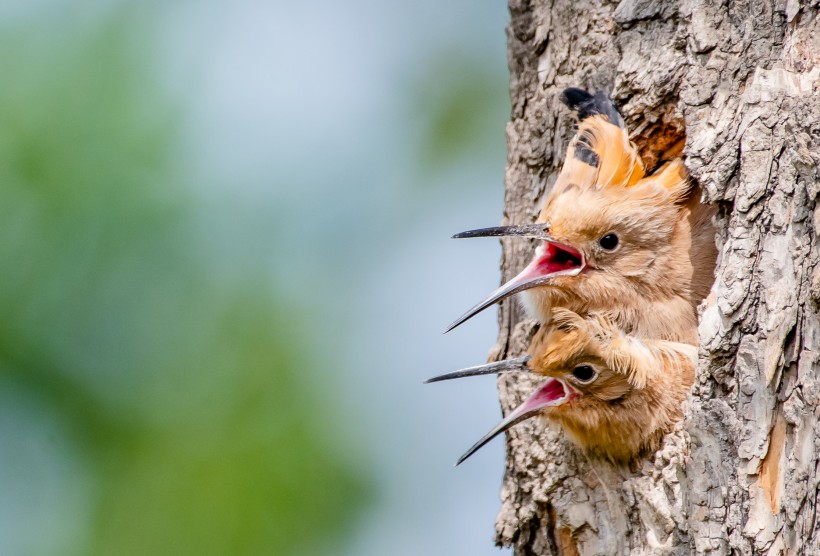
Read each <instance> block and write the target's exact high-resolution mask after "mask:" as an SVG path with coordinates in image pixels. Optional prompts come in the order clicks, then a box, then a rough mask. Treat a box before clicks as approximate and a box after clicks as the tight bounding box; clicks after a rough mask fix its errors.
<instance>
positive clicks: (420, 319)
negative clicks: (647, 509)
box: [0, 0, 508, 556]
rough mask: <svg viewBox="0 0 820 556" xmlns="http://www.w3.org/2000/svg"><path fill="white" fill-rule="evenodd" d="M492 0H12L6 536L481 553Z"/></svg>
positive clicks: (173, 545) (495, 98)
mask: <svg viewBox="0 0 820 556" xmlns="http://www.w3.org/2000/svg"><path fill="white" fill-rule="evenodd" d="M301 4H304V5H301ZM505 24H506V13H505V6H503V5H502V4H501V3H498V2H494V3H490V2H487V3H481V4H480V5H475V4H474V3H471V2H467V1H453V2H446V3H439V2H435V1H432V0H424V1H420V2H412V3H404V2H389V3H385V2H378V1H376V0H372V1H351V2H333V1H332V0H321V1H315V2H309V3H298V2H261V1H257V2H254V1H247V0H246V1H239V2H227V1H223V2H216V1H214V2H209V1H202V2H194V1H173V2H138V1H134V2H124V1H117V0H86V1H74V2H68V1H59V0H37V1H25V0H14V1H9V0H6V1H4V2H2V6H0V70H2V72H1V73H0V75H2V76H3V80H2V81H3V84H2V87H0V265H1V266H0V400H2V401H0V442H2V450H1V451H0V489H1V490H0V492H2V497H0V554H3V555H61V556H62V555H74V554H76V555H85V554H101V555H103V554H104V555H112V554H115V555H132V554H133V555H147V554H151V555H163V554H169V555H171V554H173V555H181V554H196V555H209V554H214V555H217V554H219V555H222V554H241V555H244V554H276V555H278V554H298V555H303V554H305V555H309V554H356V555H359V554H363V555H368V554H372V555H376V554H408V555H416V554H496V553H498V551H497V549H494V548H493V547H492V542H491V537H492V523H493V518H494V515H495V511H496V506H497V491H498V487H499V483H500V478H501V473H502V470H503V463H502V452H503V446H502V443H501V442H496V443H495V445H494V446H493V447H491V448H490V449H489V450H487V452H486V453H484V454H479V455H478V456H476V458H475V459H474V460H471V461H470V462H468V464H465V465H464V466H462V467H460V468H459V469H458V470H455V471H454V470H453V469H452V468H451V463H452V461H453V460H454V459H455V458H456V457H457V456H458V454H459V453H460V452H461V451H462V450H463V448H465V447H466V446H469V444H470V443H471V441H472V440H474V439H475V438H476V437H477V436H478V435H480V434H482V433H483V432H484V430H485V429H486V428H487V427H488V426H489V425H490V424H491V423H492V422H493V421H494V420H495V419H497V418H498V415H499V410H498V407H497V402H496V401H495V394H494V385H493V382H492V380H489V381H481V380H477V381H473V382H471V383H470V384H468V385H458V386H450V385H444V386H441V387H439V388H435V387H432V386H428V387H423V386H422V385H421V384H420V382H421V380H422V379H423V378H425V377H426V376H429V375H431V374H434V373H437V372H443V371H446V370H450V369H451V368H454V367H457V366H463V365H468V364H475V363H480V362H483V361H484V359H485V357H486V352H487V350H488V349H489V347H490V346H491V345H492V342H493V340H494V336H495V317H494V315H493V314H491V313H492V312H487V314H486V315H482V316H481V317H480V318H478V319H476V322H474V323H470V324H469V325H466V326H465V327H463V328H464V330H457V331H456V332H454V333H453V334H451V335H448V336H447V337H442V335H441V330H442V329H443V327H444V325H445V324H447V322H449V321H450V320H452V318H454V317H456V316H457V315H458V314H460V312H461V311H462V310H463V309H466V308H467V307H468V306H469V305H470V304H471V303H472V302H474V301H476V300H477V299H478V298H479V297H481V296H482V295H483V294H485V293H486V292H488V291H489V290H490V289H492V288H493V287H495V285H497V282H498V270H497V267H498V262H497V261H498V255H499V253H498V248H497V245H495V244H494V242H478V243H473V244H470V243H469V242H468V243H466V244H465V243H462V244H456V242H448V240H447V237H448V236H449V235H450V234H452V233H454V232H457V231H460V230H461V229H462V228H464V229H466V228H469V227H475V226H481V225H492V224H494V223H496V222H497V221H498V220H499V219H500V215H501V203H502V176H503V167H504V160H505V147H504V122H505V120H506V118H507V114H508V100H507V93H506V87H507V85H506V83H507V78H506V66H505V51H504V26H505Z"/></svg>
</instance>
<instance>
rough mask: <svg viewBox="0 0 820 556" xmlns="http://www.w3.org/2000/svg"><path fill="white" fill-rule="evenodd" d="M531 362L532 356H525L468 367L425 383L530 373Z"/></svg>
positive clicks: (429, 379)
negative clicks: (501, 374)
mask: <svg viewBox="0 0 820 556" xmlns="http://www.w3.org/2000/svg"><path fill="white" fill-rule="evenodd" d="M529 360H530V356H529V355H525V356H524V357H516V358H515V359H505V360H503V361H496V362H495V363H487V364H486V365H476V366H475V367H467V368H465V369H459V370H457V371H453V372H452V373H446V374H443V375H438V376H434V377H433V378H428V379H427V380H425V381H424V384H430V383H431V382H441V381H442V380H452V379H454V378H464V377H466V376H479V375H492V374H498V373H506V372H511V371H517V372H520V371H527V372H529V370H530V368H529V367H527V362H528V361H529Z"/></svg>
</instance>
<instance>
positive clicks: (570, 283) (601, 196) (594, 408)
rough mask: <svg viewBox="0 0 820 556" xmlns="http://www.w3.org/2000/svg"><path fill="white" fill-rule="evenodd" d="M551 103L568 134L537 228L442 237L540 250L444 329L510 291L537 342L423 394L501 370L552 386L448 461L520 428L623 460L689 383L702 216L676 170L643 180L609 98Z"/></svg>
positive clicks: (667, 417) (678, 163)
mask: <svg viewBox="0 0 820 556" xmlns="http://www.w3.org/2000/svg"><path fill="white" fill-rule="evenodd" d="M563 100H564V101H565V102H566V104H567V105H568V106H570V107H571V108H574V109H575V110H576V111H577V112H578V114H579V116H580V119H581V123H580V125H579V129H578V132H577V133H576V134H575V137H574V138H573V140H572V142H571V144H570V146H569V148H568V149H567V155H566V158H565V160H564V165H563V167H562V170H561V173H560V175H559V177H558V179H557V180H556V183H555V185H554V186H553V188H552V190H551V191H550V193H549V195H548V197H547V199H546V201H545V204H544V207H543V209H542V210H541V212H540V214H539V216H538V219H537V220H536V223H535V224H532V225H518V226H502V227H497V228H484V229H480V230H473V231H470V232H464V233H462V234H458V235H457V236H455V237H482V236H523V237H530V238H536V239H539V240H541V241H540V242H539V244H538V247H537V249H536V252H535V255H534V257H533V259H532V261H531V262H530V264H529V265H528V266H527V267H526V268H525V269H523V270H522V271H521V272H520V273H519V274H518V275H517V276H515V277H514V278H513V279H511V280H510V281H508V282H507V283H506V284H504V285H503V286H502V287H501V288H499V289H498V290H496V291H495V292H493V293H492V294H491V295H490V296H489V297H488V298H487V299H485V300H484V301H482V302H481V303H479V304H478V305H476V307H474V308H473V309H471V310H470V311H468V312H467V313H466V314H465V315H463V316H462V317H461V318H460V319H458V320H457V321H456V322H454V323H453V324H452V325H451V326H450V329H452V328H453V327H455V326H457V325H459V324H461V323H462V322H464V321H465V320H467V319H468V318H470V317H471V316H472V315H474V314H476V313H477V312H479V311H481V310H483V309H484V308H486V307H488V306H489V305H491V304H492V303H494V302H497V301H499V300H501V299H504V298H505V297H507V296H509V295H513V294H515V293H518V292H522V291H523V292H524V296H523V303H524V305H525V307H526V308H527V310H528V312H529V313H530V314H531V315H532V316H533V317H534V318H536V320H538V321H539V322H540V323H541V328H540V329H539V330H538V332H537V333H536V335H535V337H534V339H533V342H532V345H531V348H530V359H529V361H528V363H526V367H522V365H523V364H524V362H525V361H524V360H523V359H511V360H508V361H505V362H501V363H500V364H495V365H487V366H483V367H476V368H470V369H466V370H462V371H459V372H457V373H450V374H448V375H442V376H441V377H436V378H435V379H433V380H444V379H449V378H457V377H461V376H471V375H476V374H486V373H488V372H505V371H510V370H518V371H520V370H529V371H532V372H535V373H538V374H541V375H544V376H547V377H551V380H547V381H546V382H545V384H544V385H542V386H541V387H540V388H539V389H537V390H536V391H535V392H533V394H532V395H531V396H530V397H529V398H528V399H527V400H525V401H524V403H522V404H521V405H520V406H518V407H517V408H515V409H514V410H512V411H511V412H509V413H508V414H507V415H506V416H505V419H504V420H503V421H502V422H501V423H500V424H499V425H498V426H497V427H495V428H494V429H493V430H492V431H490V433H488V434H487V435H485V436H484V437H483V438H482V439H481V440H479V442H477V443H476V444H475V445H474V446H473V447H472V448H471V449H470V450H469V451H468V452H467V453H466V454H465V455H464V456H463V457H462V459H461V460H459V461H463V460H464V459H465V458H466V457H468V456H469V455H470V454H472V453H474V452H475V450H477V449H479V448H480V447H481V446H483V445H484V444H485V443H486V442H488V441H489V440H490V439H491V438H493V437H494V436H495V435H497V434H500V433H501V432H502V431H504V430H506V429H507V428H509V427H510V426H513V425H514V424H515V423H517V422H520V421H521V420H522V419H525V418H527V417H530V416H533V415H543V416H546V417H547V418H548V419H550V420H551V421H554V422H558V423H559V424H560V425H561V426H562V427H563V429H564V430H565V431H566V432H567V433H568V435H569V436H570V437H571V438H573V439H574V440H575V441H576V442H577V443H578V444H580V445H582V446H583V447H584V448H586V449H587V450H588V451H589V452H590V453H592V454H597V455H600V456H602V457H605V458H607V459H610V460H612V461H616V462H624V461H627V460H630V459H632V458H634V457H636V456H638V455H640V454H643V453H646V452H648V451H650V450H654V449H656V448H657V447H658V446H659V444H660V440H661V439H662V438H663V435H664V434H666V432H668V431H669V430H670V429H671V428H672V426H673V425H674V423H675V422H676V421H678V420H679V419H680V418H681V415H682V408H681V404H682V403H683V401H684V399H685V398H686V395H687V393H688V390H689V388H690V387H691V385H692V382H693V380H694V365H695V359H696V355H697V350H696V348H695V347H694V346H696V345H697V306H698V305H699V304H700V302H701V301H702V300H703V299H704V298H705V297H706V295H707V294H708V292H709V289H710V288H711V285H712V282H713V273H714V267H715V263H716V259H717V249H716V247H715V233H714V229H713V226H712V216H713V213H714V211H713V209H712V208H711V207H710V206H708V205H704V204H701V203H700V190H699V188H698V187H697V186H696V185H694V184H693V183H692V181H691V180H690V179H689V175H688V173H687V171H686V167H685V166H684V164H683V161H682V160H680V159H676V160H672V161H669V162H667V163H666V164H664V165H662V166H661V167H660V168H659V169H657V170H656V171H654V172H652V173H649V174H647V172H646V171H645V168H644V166H643V163H642V161H641V158H640V156H639V154H638V151H637V149H636V147H635V146H634V145H633V144H632V143H631V142H630V141H629V135H628V133H627V131H626V129H625V128H624V124H623V120H622V118H621V116H620V114H619V113H618V111H617V110H616V109H615V107H614V105H613V104H612V102H611V101H610V100H609V98H608V97H606V96H605V95H603V94H601V93H598V94H596V95H590V94H589V93H586V92H585V91H581V90H578V89H568V90H567V91H565V92H564V95H563ZM579 365H580V366H582V367H584V366H585V367H591V368H594V370H595V373H594V375H595V378H594V380H591V381H589V382H584V381H582V380H580V379H579V378H578V376H576V375H575V374H574V373H577V372H580V371H579ZM586 371H589V369H584V372H586Z"/></svg>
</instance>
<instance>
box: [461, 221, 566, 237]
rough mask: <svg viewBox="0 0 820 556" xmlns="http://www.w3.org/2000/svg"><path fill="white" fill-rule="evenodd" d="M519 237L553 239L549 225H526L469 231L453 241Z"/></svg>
mask: <svg viewBox="0 0 820 556" xmlns="http://www.w3.org/2000/svg"><path fill="white" fill-rule="evenodd" d="M503 236H519V237H531V238H535V239H547V240H549V239H552V237H551V236H550V225H549V224H546V223H544V224H524V225H521V226H495V227H493V228H479V229H478V230H468V231H466V232H461V233H460V234H456V235H454V236H453V239H464V238H470V237H503Z"/></svg>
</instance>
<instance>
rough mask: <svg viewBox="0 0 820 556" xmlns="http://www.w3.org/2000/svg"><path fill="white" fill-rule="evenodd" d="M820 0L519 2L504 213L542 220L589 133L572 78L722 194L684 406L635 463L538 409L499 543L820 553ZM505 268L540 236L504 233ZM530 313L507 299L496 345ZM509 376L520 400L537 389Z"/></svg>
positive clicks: (509, 487)
mask: <svg viewBox="0 0 820 556" xmlns="http://www.w3.org/2000/svg"><path fill="white" fill-rule="evenodd" d="M817 8H818V3H817V2H816V0H815V2H813V3H812V4H811V5H808V3H807V2H802V1H800V0H782V1H780V2H774V3H771V2H765V1H756V0H750V1H743V0H737V1H736V0H727V1H726V2H724V3H723V4H722V5H720V6H715V5H712V4H709V3H706V2H700V1H698V0H688V1H687V0H680V1H678V0H622V1H621V2H620V3H617V2H615V3H607V2H605V1H596V0H551V1H547V0H530V1H528V0H510V13H511V21H510V25H509V29H508V35H509V63H510V80H511V84H510V92H511V98H512V116H511V117H512V121H511V122H510V123H509V124H508V126H507V138H508V145H509V159H508V166H507V173H506V213H505V219H504V220H505V223H526V222H532V221H533V220H534V218H535V215H536V213H537V211H538V209H539V208H540V207H541V204H542V201H543V199H544V196H545V194H546V192H548V191H549V188H550V186H551V184H552V183H553V182H554V181H555V178H556V176H557V172H558V169H559V166H560V163H561V161H562V159H563V155H564V152H565V149H566V146H567V142H568V140H569V138H570V136H571V134H572V131H573V125H574V124H573V116H572V115H571V114H570V111H569V110H568V109H566V108H564V107H563V106H561V105H560V103H559V102H558V95H559V93H560V92H561V91H562V90H563V89H564V88H565V87H568V86H580V87H583V88H586V89H589V90H606V91H611V92H612V96H613V98H614V99H615V101H616V103H618V104H619V105H620V106H621V107H622V111H623V113H624V118H625V120H626V123H627V127H628V128H629V129H630V130H631V132H632V136H633V140H634V141H635V142H636V144H638V146H639V148H641V150H642V153H643V154H644V156H645V159H646V161H647V162H648V165H649V166H651V164H652V161H653V159H654V158H657V153H658V152H661V151H664V150H665V149H668V148H670V147H672V146H673V145H674V144H675V143H676V142H679V141H682V140H683V139H684V138H685V150H684V153H685V160H686V164H687V166H688V167H689V169H690V171H691V173H692V175H693V176H694V178H695V179H697V180H698V181H699V182H700V183H701V185H702V186H703V189H704V192H705V193H704V194H705V197H706V199H705V200H706V202H710V203H715V204H717V205H718V207H719V209H720V211H719V212H720V214H719V216H718V220H717V222H716V225H717V230H718V233H717V239H716V241H717V244H718V247H719V249H720V258H719V260H718V269H717V272H716V281H715V285H714V287H713V289H712V294H711V295H710V297H709V299H708V300H707V301H706V303H704V305H703V306H702V307H701V324H700V329H699V333H700V341H701V349H700V362H699V366H698V371H697V378H696V381H695V385H694V387H693V390H692V395H691V396H690V400H689V401H688V403H687V410H686V418H685V420H684V422H682V423H681V424H680V426H679V428H678V430H676V431H675V432H673V433H671V434H669V435H667V438H666V440H665V443H664V446H663V447H662V449H661V450H660V451H658V452H657V453H656V454H655V455H654V456H653V457H650V458H646V459H644V460H642V461H640V462H638V463H637V464H635V465H633V466H632V467H631V468H625V467H617V466H613V465H611V464H608V463H606V462H603V461H598V460H593V459H589V458H587V457H586V456H584V455H583V453H582V452H580V451H579V450H578V449H577V448H575V447H574V446H572V445H571V444H570V443H569V442H568V441H566V440H565V439H564V438H563V436H562V434H561V432H560V431H557V430H551V429H546V428H545V427H544V425H543V424H542V423H540V422H538V421H527V422H525V423H523V424H521V425H518V426H517V427H514V428H513V429H512V430H511V431H510V433H509V435H508V453H507V467H506V476H505V479H504V485H503V489H502V508H501V512H500V514H499V516H498V521H497V542H498V543H499V544H502V545H513V546H514V547H515V553H516V554H522V555H523V554H538V555H541V554H582V555H587V554H693V553H714V554H729V553H734V554H820V533H818V524H817V519H816V517H817V510H818V508H817V501H818V500H817V498H818V473H817V468H818V461H819V458H818V453H820V449H818V448H820V446H819V445H820V420H819V419H818V417H819V416H820V314H818V313H819V312H820V307H819V306H820V265H819V264H818V260H819V259H820V249H819V247H820V246H819V245H818V240H817V234H818V230H819V229H820V208H818V204H817V199H818V193H820V179H818V164H819V163H820V90H818V88H820V64H818V61H820V20H819V19H818V9H817ZM503 247H504V254H503V273H504V278H505V280H506V279H508V278H511V277H512V276H513V275H514V274H516V273H517V272H518V271H520V270H521V269H522V268H523V267H524V265H525V264H526V263H527V262H528V261H529V259H530V258H531V256H532V249H533V247H534V246H533V245H532V244H527V242H523V241H521V240H520V239H516V238H507V239H504V240H503ZM532 327H533V323H532V322H531V321H529V320H528V319H526V317H525V316H524V314H523V312H522V311H521V309H520V308H519V307H518V306H517V305H516V304H515V303H510V302H505V303H504V304H503V305H502V308H501V313H500V328H501V330H500V334H499V343H498V346H497V349H496V352H497V354H496V355H497V356H498V358H503V357H514V356H518V355H521V354H523V353H524V352H525V351H526V348H527V344H528V341H529V338H530V336H531V331H532ZM533 388H534V383H531V382H528V381H527V380H526V379H525V380H522V379H521V377H520V376H518V375H516V376H514V377H502V378H500V379H499V390H500V397H501V403H502V406H503V408H504V409H505V412H506V411H509V410H510V409H511V408H512V407H514V406H516V405H518V404H519V403H520V402H521V401H522V400H523V399H524V397H525V396H526V395H527V394H528V393H530V392H531V391H532V389H533Z"/></svg>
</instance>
